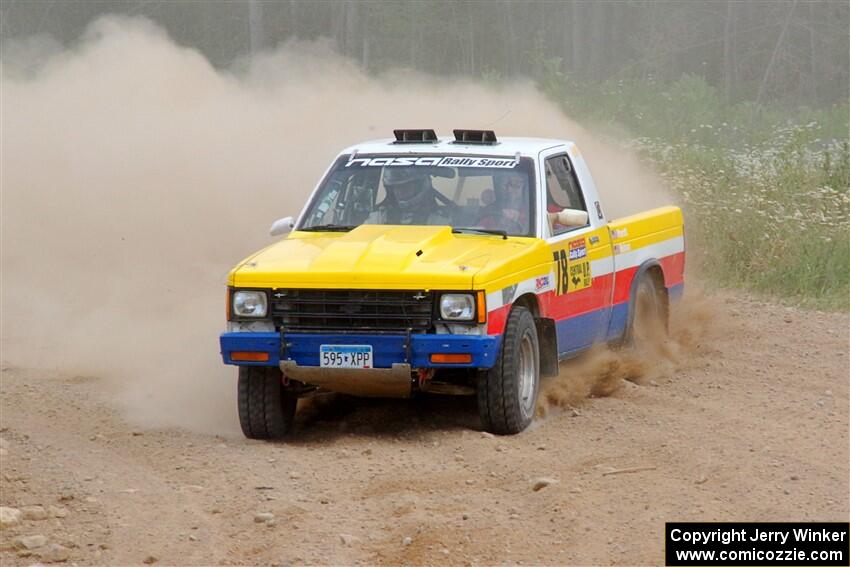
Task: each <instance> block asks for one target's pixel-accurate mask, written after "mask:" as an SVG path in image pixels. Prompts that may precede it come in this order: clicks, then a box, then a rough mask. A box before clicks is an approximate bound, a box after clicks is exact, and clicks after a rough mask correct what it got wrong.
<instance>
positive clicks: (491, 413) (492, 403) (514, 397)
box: [477, 306, 540, 435]
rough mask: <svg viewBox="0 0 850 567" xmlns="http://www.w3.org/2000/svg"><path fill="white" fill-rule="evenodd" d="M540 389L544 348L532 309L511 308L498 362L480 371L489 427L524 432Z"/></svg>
mask: <svg viewBox="0 0 850 567" xmlns="http://www.w3.org/2000/svg"><path fill="white" fill-rule="evenodd" d="M539 390H540V348H539V345H538V340H537V327H536V326H535V325H534V317H533V316H532V315H531V312H530V311H529V310H528V309H526V308H525V307H522V306H516V307H514V308H513V309H512V310H511V313H510V315H509V316H508V321H507V324H506V326H505V333H504V335H503V337H502V348H501V351H500V353H499V358H498V359H497V361H496V364H495V365H494V366H493V368H491V369H490V370H488V371H487V372H482V373H480V374H479V379H478V392H477V393H478V413H479V415H480V416H481V423H482V425H483V427H484V429H485V430H487V431H490V432H491V433H496V434H498V435H513V434H516V433H519V432H520V431H523V430H524V429H525V428H526V427H528V425H529V424H530V423H531V420H532V419H533V417H534V409H535V407H536V405H537V394H538V392H539Z"/></svg>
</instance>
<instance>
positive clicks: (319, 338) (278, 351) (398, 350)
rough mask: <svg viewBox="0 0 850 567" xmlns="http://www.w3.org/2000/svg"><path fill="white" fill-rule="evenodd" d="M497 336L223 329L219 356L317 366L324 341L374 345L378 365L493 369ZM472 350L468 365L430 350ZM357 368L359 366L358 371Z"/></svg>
mask: <svg viewBox="0 0 850 567" xmlns="http://www.w3.org/2000/svg"><path fill="white" fill-rule="evenodd" d="M500 339H501V337H500V336H498V335H448V334H440V335H426V334H411V335H374V334H373V335H369V334H358V335H351V334H332V333H329V334H317V333H285V334H284V333H270V332H266V333H222V334H221V338H220V343H221V356H222V359H223V360H224V363H225V364H235V365H240V366H243V365H244V366H280V365H281V364H280V363H281V362H284V361H291V362H294V363H295V364H297V365H298V366H302V367H304V366H306V367H318V366H319V347H320V346H321V345H371V346H372V356H373V360H374V366H375V368H392V367H393V365H394V364H407V365H409V366H410V368H412V369H417V368H491V367H492V366H493V365H494V364H495V363H496V357H497V356H498V354H499V343H500ZM234 352H260V353H267V354H268V360H264V361H262V362H253V361H251V362H248V361H241V360H237V361H235V360H233V358H232V356H231V355H232V353H234ZM438 353H441V354H467V353H468V354H470V355H471V357H472V361H471V362H469V363H464V364H437V363H432V362H431V355H432V354H438ZM355 372H356V371H355Z"/></svg>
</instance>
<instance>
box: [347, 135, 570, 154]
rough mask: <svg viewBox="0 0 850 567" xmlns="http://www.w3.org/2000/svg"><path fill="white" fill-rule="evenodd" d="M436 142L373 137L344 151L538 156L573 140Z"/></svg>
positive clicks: (448, 138)
mask: <svg viewBox="0 0 850 567" xmlns="http://www.w3.org/2000/svg"><path fill="white" fill-rule="evenodd" d="M438 137H439V141H437V142H435V143H410V142H408V143H404V144H396V143H394V142H395V139H394V138H385V139H382V140H369V141H366V142H361V143H359V144H355V145H353V146H351V147H348V148H346V149H344V150H343V151H342V152H340V153H341V154H350V153H353V152H355V151H356V152H357V153H358V154H418V155H421V154H449V153H451V154H475V155H487V156H491V155H492V156H512V155H514V154H516V153H517V152H519V153H520V155H524V156H531V157H536V156H537V154H539V153H540V152H541V151H543V150H546V149H549V148H554V147H556V146H565V145H570V144H572V142H570V141H569V140H552V139H548V138H497V139H498V142H496V143H495V144H464V143H455V141H454V137H452V136H438Z"/></svg>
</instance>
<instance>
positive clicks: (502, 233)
mask: <svg viewBox="0 0 850 567" xmlns="http://www.w3.org/2000/svg"><path fill="white" fill-rule="evenodd" d="M464 232H474V233H478V234H494V235H496V236H501V237H502V238H504V239H505V240H507V239H508V233H507V232H506V231H504V230H496V229H494V228H475V227H467V226H459V227H455V228H453V229H452V233H453V234H462V233H464Z"/></svg>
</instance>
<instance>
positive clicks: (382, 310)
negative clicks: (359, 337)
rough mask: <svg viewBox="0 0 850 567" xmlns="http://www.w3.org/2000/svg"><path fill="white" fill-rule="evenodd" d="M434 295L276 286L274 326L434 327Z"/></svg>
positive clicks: (314, 328)
mask: <svg viewBox="0 0 850 567" xmlns="http://www.w3.org/2000/svg"><path fill="white" fill-rule="evenodd" d="M432 308H433V294H432V293H431V292H427V291H415V290H414V291H410V290H404V291H385V290H360V289H352V290H349V289H332V290H329V289H276V290H274V291H272V294H271V312H272V317H273V318H274V322H275V325H276V326H278V327H283V328H284V329H285V330H293V331H298V330H301V331H319V330H323V331H327V330H331V331H333V330H339V331H362V332H386V331H402V332H405V331H407V329H410V330H411V331H413V332H425V331H428V330H429V329H430V328H431V313H432Z"/></svg>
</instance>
